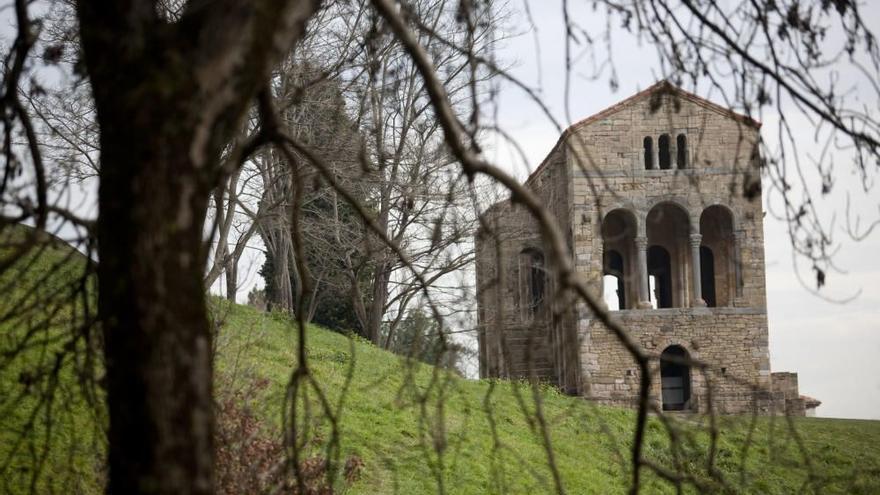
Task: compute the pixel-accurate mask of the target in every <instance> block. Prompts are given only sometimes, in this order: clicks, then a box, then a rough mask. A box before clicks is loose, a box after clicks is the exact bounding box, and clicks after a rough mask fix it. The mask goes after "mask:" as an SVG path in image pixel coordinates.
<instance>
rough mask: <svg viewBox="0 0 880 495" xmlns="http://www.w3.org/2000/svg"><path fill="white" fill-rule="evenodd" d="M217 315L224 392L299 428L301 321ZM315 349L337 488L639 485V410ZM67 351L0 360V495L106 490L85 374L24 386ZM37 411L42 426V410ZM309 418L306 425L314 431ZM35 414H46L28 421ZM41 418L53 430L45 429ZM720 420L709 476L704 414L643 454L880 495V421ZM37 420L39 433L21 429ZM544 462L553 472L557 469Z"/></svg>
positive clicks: (661, 430) (319, 443) (317, 338)
mask: <svg viewBox="0 0 880 495" xmlns="http://www.w3.org/2000/svg"><path fill="white" fill-rule="evenodd" d="M64 252H65V251H64V249H61V248H56V249H53V250H51V252H49V253H43V254H41V255H40V256H39V257H34V258H33V259H32V261H33V263H32V267H31V268H29V269H28V270H22V271H18V272H16V275H15V277H14V278H11V277H10V276H7V275H4V276H3V277H0V287H3V288H4V297H3V298H0V300H2V301H3V302H0V308H2V314H3V315H10V314H12V313H14V311H13V309H15V308H16V307H14V306H12V304H20V302H21V301H22V300H27V298H29V297H32V296H30V295H28V294H29V292H31V290H30V289H26V288H25V287H29V288H31V289H33V288H36V289H34V290H36V292H37V293H38V295H37V296H33V297H37V300H39V301H42V302H46V301H49V295H48V293H51V292H53V291H52V290H50V289H52V288H55V289H63V288H64V287H67V286H68V285H70V284H71V283H73V281H75V280H76V277H75V274H74V273H72V272H63V271H61V272H58V273H53V275H52V277H51V278H52V280H41V279H40V274H45V273H48V272H50V271H53V270H52V267H53V266H63V265H65V264H67V263H70V261H68V260H63V259H62V258H63V257H64V256H65V255H64ZM25 281H39V282H38V283H37V282H33V283H24V282H25ZM13 282H14V283H13ZM39 294H42V295H41V296H40V295H39ZM37 306H39V304H38V305H37ZM17 307H18V308H20V307H24V306H20V305H19V306H17ZM213 311H214V313H215V317H216V319H217V321H218V325H217V328H218V339H217V373H218V380H217V383H218V390H220V392H221V393H223V394H230V396H232V397H235V398H236V400H241V401H242V405H243V407H244V406H246V407H247V408H250V409H252V410H253V414H254V415H255V417H256V418H258V419H259V420H260V422H261V435H263V436H265V437H268V438H275V437H277V436H280V434H281V431H282V425H283V424H285V414H287V417H290V416H289V412H290V411H291V409H290V407H288V406H289V405H290V404H291V403H292V401H291V399H290V398H289V396H288V386H287V385H288V383H289V382H290V380H291V377H292V372H293V370H294V369H295V367H296V365H297V349H298V338H297V331H296V327H295V325H293V324H292V323H291V322H290V321H289V320H287V319H286V318H284V317H280V316H277V315H268V314H265V313H261V312H258V311H257V310H255V309H252V308H248V307H243V306H236V305H227V304H226V303H223V302H220V301H214V303H213ZM59 313H60V314H59V315H57V316H53V317H52V318H50V324H49V325H44V327H45V329H44V332H46V334H47V335H50V336H51V335H56V336H61V335H65V332H69V331H70V329H71V328H72V327H71V326H70V322H69V321H68V320H70V318H69V317H65V314H66V315H68V316H69V315H70V314H72V313H73V312H72V310H71V309H70V308H67V309H65V310H64V311H61V312H59ZM38 319H39V318H38ZM32 327H34V324H33V322H30V323H29V320H25V319H22V318H4V319H0V335H2V338H0V353H2V354H0V355H2V356H8V354H7V353H8V352H9V351H10V350H11V349H12V348H14V346H15V345H16V342H18V341H20V338H21V336H22V332H23V330H24V329H27V328H32ZM306 339H307V342H306V356H307V363H308V365H309V369H310V370H311V373H312V375H311V376H312V377H314V382H313V383H316V384H317V385H318V386H319V387H320V390H321V391H322V392H323V393H324V394H325V398H326V403H328V404H330V407H331V409H332V410H333V412H334V414H336V420H337V424H338V429H339V433H340V441H339V443H338V446H337V447H336V448H337V449H338V458H339V459H340V462H345V461H346V460H351V459H357V460H359V463H358V464H360V465H362V467H361V469H360V475H359V477H358V479H357V480H356V481H354V482H353V483H351V484H347V483H343V482H340V483H339V485H338V486H339V487H340V488H341V489H343V490H344V491H345V492H346V493H351V494H376V493H401V494H418V493H437V492H438V491H439V490H440V489H441V487H442V490H443V491H445V492H446V493H452V494H459V493H461V494H483V493H499V492H503V493H529V494H536V493H552V492H554V491H555V490H556V488H555V487H556V484H557V482H558V483H559V484H561V486H562V488H563V489H564V490H565V491H566V493H573V494H587V493H601V494H605V493H625V492H626V490H627V488H628V486H629V482H630V480H631V468H630V463H629V459H630V457H629V455H630V454H629V449H630V447H631V442H632V436H633V427H634V425H635V415H634V413H633V412H632V411H628V410H621V409H615V408H609V407H598V406H594V405H590V404H587V403H586V402H584V401H582V400H580V399H577V398H572V397H567V396H563V395H561V394H559V393H558V392H556V391H555V390H554V389H552V388H548V387H539V388H533V387H531V386H530V385H528V384H526V383H519V382H506V381H497V382H490V381H475V380H466V379H463V378H461V377H458V376H456V375H454V374H452V373H448V372H445V371H441V370H437V369H434V368H432V367H430V366H426V365H423V364H418V363H414V362H412V361H408V360H406V359H402V358H400V357H398V356H395V355H393V354H390V353H388V352H385V351H383V350H381V349H378V348H376V347H374V346H372V345H370V344H369V343H366V342H363V341H360V340H359V339H351V338H348V337H346V336H344V335H340V334H338V333H333V332H330V331H327V330H324V329H321V328H318V327H309V328H308V330H307V332H306ZM33 342H37V341H33ZM61 342H63V339H48V340H47V341H46V344H47V345H48V346H49V348H48V349H49V351H48V352H47V351H46V348H45V346H37V345H34V346H31V347H29V348H28V349H27V350H26V351H25V352H23V353H19V354H18V357H16V358H15V359H11V360H10V359H7V358H6V357H4V358H3V360H2V361H0V413H2V416H0V469H2V471H0V478H3V480H4V481H3V483H4V484H2V485H0V490H2V491H3V492H11V493H27V492H28V489H29V488H31V487H34V488H35V491H36V492H37V493H49V492H52V491H57V492H59V493H98V492H99V490H100V488H99V486H100V479H101V467H100V460H99V459H100V455H101V452H102V451H103V448H104V447H103V444H102V443H101V442H102V440H101V435H100V431H101V428H100V427H98V426H96V425H100V424H101V423H102V421H103V420H102V419H101V418H102V417H103V415H102V414H101V413H100V407H97V408H96V407H92V406H90V405H89V402H88V401H86V400H85V399H84V398H83V397H82V393H81V392H82V391H83V390H89V387H85V386H83V385H82V380H81V378H80V377H79V376H78V374H77V373H75V372H74V371H75V370H76V369H79V368H80V366H78V365H77V363H75V362H74V361H65V362H64V363H63V364H64V366H63V367H62V368H63V369H64V370H65V371H63V372H61V373H60V374H59V378H58V380H56V381H55V383H56V387H57V390H60V391H61V392H59V393H60V394H61V400H59V401H57V402H56V403H55V405H54V406H53V407H52V408H49V411H48V412H49V413H50V414H49V415H48V416H46V415H45V412H46V407H45V406H44V405H43V404H42V403H41V401H40V399H39V397H40V396H41V394H38V393H34V391H35V390H44V389H42V388H37V389H35V388H34V387H35V385H33V384H31V385H27V383H28V382H29V380H28V379H23V377H25V378H26V377H27V376H29V375H28V374H29V373H36V371H33V370H37V369H39V368H40V366H37V365H38V364H43V365H47V364H52V363H53V361H52V359H53V357H52V356H56V355H57V351H58V350H59V349H61V347H57V346H59V345H63V344H62V343H61ZM53 346H55V347H53ZM37 382H39V383H42V382H40V381H39V380H37ZM43 386H45V385H39V387H43ZM27 387H31V389H30V390H27ZM303 390H306V391H305V392H303ZM236 391H239V392H241V393H240V394H238V395H236V393H237V392H236ZM297 397H298V398H299V399H298V400H297V401H296V403H297V405H298V407H297V418H300V419H299V420H298V421H296V425H297V429H298V431H300V432H304V433H305V435H304V436H305V437H307V439H308V442H307V443H305V445H304V447H303V455H304V456H305V457H311V458H318V457H321V456H325V455H326V452H327V449H328V448H332V446H333V444H332V442H331V440H332V436H331V428H330V425H331V422H330V421H329V420H328V419H327V417H326V415H324V414H322V413H321V405H320V404H321V401H320V400H319V396H318V394H317V391H316V389H315V388H310V387H309V386H305V387H300V388H299V393H298V394H297ZM306 404H307V405H308V407H307V408H306V407H305V406H306ZM536 404H540V408H541V415H540V418H543V427H542V421H540V420H539V419H538V415H536V407H537V406H536ZM34 410H36V411H37V414H36V415H32V414H31V412H32V411H34ZM306 411H308V419H306V420H303V419H301V418H302V417H303V415H304V412H306ZM34 417H36V418H38V419H37V420H36V421H33V420H31V418H34ZM43 417H45V418H53V420H52V421H49V420H46V421H43V420H42V419H39V418H43ZM718 422H719V429H720V435H719V438H718V443H717V446H716V451H715V453H714V464H713V468H712V469H710V468H709V465H708V459H709V457H710V453H709V450H710V449H709V445H710V435H709V429H708V420H707V418H701V417H676V418H674V421H673V424H672V428H674V430H675V431H676V435H677V436H678V438H679V442H678V443H677V445H678V448H677V449H672V448H671V447H670V442H669V435H668V434H667V430H666V427H665V426H664V424H663V423H662V422H661V421H660V420H659V419H657V418H652V419H651V421H650V424H649V427H648V436H647V439H646V442H645V452H646V455H647V457H648V458H649V459H650V460H651V461H652V462H653V463H655V464H657V465H659V466H663V467H665V468H666V469H672V468H673V467H675V466H679V467H680V468H681V469H682V471H683V472H684V473H686V475H687V476H689V477H691V478H692V479H693V480H695V481H696V482H697V483H699V484H700V485H702V486H705V487H706V488H708V489H720V488H721V487H722V482H721V480H723V482H724V483H725V484H727V485H730V486H732V487H733V489H734V490H733V491H736V492H743V493H756V494H757V493H760V494H774V493H779V494H783V493H853V494H859V493H862V494H869V493H880V422H872V421H851V420H830V419H812V418H798V419H794V420H793V421H791V423H789V422H788V421H787V420H785V419H783V418H758V419H757V420H756V421H754V422H752V418H741V417H739V418H738V417H724V418H719V419H718ZM29 423H30V424H32V425H33V427H31V428H25V425H27V424H29ZM50 426H51V429H50ZM23 432H25V433H26V435H24V436H23V435H22V433H23ZM544 432H546V435H545V434H544ZM22 439H23V440H22ZM548 445H549V448H548ZM40 446H44V447H48V448H40ZM549 452H552V458H553V461H554V462H553V464H554V465H555V466H556V474H554V472H553V470H551V469H550V468H549V465H550V462H549V461H548V459H549V456H550V455H551V454H549ZM37 464H42V469H41V470H40V473H41V474H40V476H39V477H35V476H33V473H34V472H35V471H34V469H33V468H34V466H35V465H37ZM340 476H341V475H340ZM644 478H645V480H644V482H645V484H646V487H645V489H644V490H643V493H675V487H674V486H673V484H671V483H669V482H667V481H664V480H661V479H660V478H659V477H658V476H656V475H652V474H649V473H648V472H647V471H646V473H645V476H644ZM557 480H558V481H557ZM692 491H694V490H693V489H692V488H689V489H686V490H685V492H692Z"/></svg>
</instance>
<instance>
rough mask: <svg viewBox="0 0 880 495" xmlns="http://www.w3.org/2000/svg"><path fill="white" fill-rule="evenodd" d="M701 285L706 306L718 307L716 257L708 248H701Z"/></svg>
mask: <svg viewBox="0 0 880 495" xmlns="http://www.w3.org/2000/svg"><path fill="white" fill-rule="evenodd" d="M700 285H701V286H702V288H703V294H702V296H703V300H704V301H706V306H709V307H710V308H714V307H715V306H717V305H718V301H717V300H716V299H715V255H714V254H712V250H711V249H709V248H707V247H706V246H700Z"/></svg>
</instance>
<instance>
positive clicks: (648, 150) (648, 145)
mask: <svg viewBox="0 0 880 495" xmlns="http://www.w3.org/2000/svg"><path fill="white" fill-rule="evenodd" d="M643 144H644V147H645V170H651V169H652V168H654V140H653V139H651V136H646V137H645V140H644V143H643Z"/></svg>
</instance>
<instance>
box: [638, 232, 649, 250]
mask: <svg viewBox="0 0 880 495" xmlns="http://www.w3.org/2000/svg"><path fill="white" fill-rule="evenodd" d="M635 243H636V247H637V248H639V249H640V250H645V249H648V237H647V236H643V235H639V236H636V238H635Z"/></svg>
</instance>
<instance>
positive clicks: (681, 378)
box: [660, 345, 691, 411]
mask: <svg viewBox="0 0 880 495" xmlns="http://www.w3.org/2000/svg"><path fill="white" fill-rule="evenodd" d="M688 359H690V356H689V355H688V352H687V351H686V350H684V348H682V347H681V346H677V345H673V346H669V347H667V348H666V350H665V351H663V354H661V355H660V383H661V386H662V399H663V410H664V411H684V410H685V409H690V400H691V369H690V366H688V365H687V361H688Z"/></svg>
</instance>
